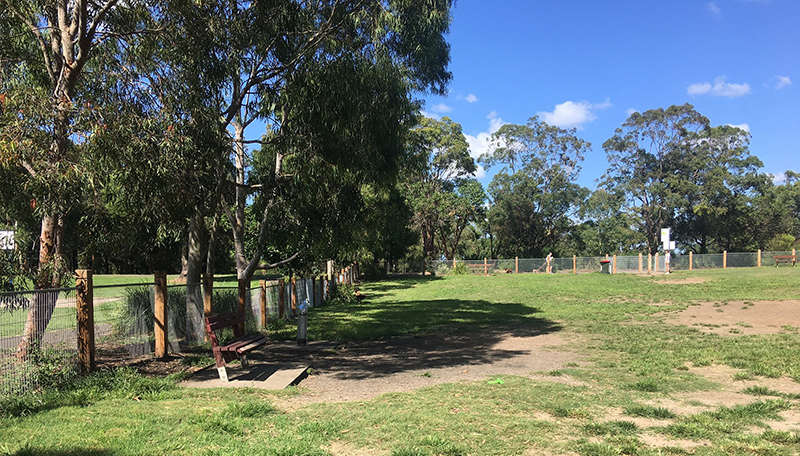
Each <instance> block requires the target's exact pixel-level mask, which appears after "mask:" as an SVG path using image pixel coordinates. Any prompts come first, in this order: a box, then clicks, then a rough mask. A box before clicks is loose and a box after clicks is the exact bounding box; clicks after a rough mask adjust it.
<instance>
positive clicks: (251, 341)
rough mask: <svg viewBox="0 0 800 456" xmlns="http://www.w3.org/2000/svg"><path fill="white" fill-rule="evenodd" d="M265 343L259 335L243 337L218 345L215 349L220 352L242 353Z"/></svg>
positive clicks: (265, 339)
mask: <svg viewBox="0 0 800 456" xmlns="http://www.w3.org/2000/svg"><path fill="white" fill-rule="evenodd" d="M266 342H267V338H266V337H264V336H261V335H254V336H249V337H245V338H243V339H237V340H234V341H232V342H230V343H228V344H225V345H220V346H219V347H216V348H217V349H218V351H221V352H237V353H242V352H245V351H249V350H252V349H253V348H255V347H258V346H259V345H263V344H265V343H266Z"/></svg>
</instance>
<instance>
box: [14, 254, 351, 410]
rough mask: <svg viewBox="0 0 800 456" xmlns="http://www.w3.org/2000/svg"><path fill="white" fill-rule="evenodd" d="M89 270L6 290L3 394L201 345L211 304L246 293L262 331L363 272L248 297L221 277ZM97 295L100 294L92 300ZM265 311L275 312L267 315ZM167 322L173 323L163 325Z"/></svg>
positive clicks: (273, 286)
mask: <svg viewBox="0 0 800 456" xmlns="http://www.w3.org/2000/svg"><path fill="white" fill-rule="evenodd" d="M85 273H86V271H83V274H84V276H83V277H84V278H85V277H86V274H85ZM88 277H89V279H88V280H87V281H86V282H81V285H80V286H81V288H80V289H78V288H69V289H56V290H41V291H23V292H4V293H0V397H2V396H8V395H13V394H25V393H29V392H37V391H41V390H43V389H46V388H47V387H49V386H53V385H57V384H59V383H62V382H64V381H67V380H69V379H71V378H73V377H75V376H77V375H78V374H79V373H80V372H88V370H89V369H91V366H104V365H105V366H116V365H122V364H129V363H130V362H131V361H137V360H139V359H147V358H152V357H153V355H154V354H157V353H159V350H161V351H163V349H160V348H159V349H157V347H162V346H163V345H165V346H166V351H167V353H183V352H187V351H193V350H194V349H195V348H196V347H198V346H200V345H202V344H204V343H205V342H206V334H205V321H204V317H205V316H206V314H207V313H208V312H209V310H208V308H207V306H208V305H211V309H210V312H211V313H210V314H214V315H218V314H223V313H230V312H238V311H239V310H240V307H239V306H240V299H243V300H244V309H245V312H244V314H245V315H244V316H245V331H246V332H248V333H253V332H256V331H261V330H263V329H264V328H263V325H264V324H266V323H267V322H268V321H270V320H273V319H278V318H286V317H292V316H294V315H295V311H296V309H297V307H298V306H299V305H300V303H302V302H304V301H307V302H308V305H309V306H310V307H319V306H321V305H322V304H323V303H324V301H325V300H326V299H328V297H329V296H328V293H329V290H330V289H331V288H332V287H333V286H334V284H335V283H337V282H348V283H349V282H352V281H353V280H354V278H355V273H354V272H353V268H351V267H348V268H347V269H344V270H342V274H340V275H338V278H337V277H336V276H334V281H331V280H329V279H328V278H327V277H326V278H318V277H314V278H302V279H300V278H297V279H290V280H283V279H281V280H276V281H262V282H260V284H259V286H257V287H254V286H250V287H247V288H243V289H242V292H243V296H242V297H241V298H240V295H239V293H240V289H239V286H217V287H214V286H213V278H209V280H208V282H207V283H205V284H204V283H189V284H186V283H172V284H170V285H166V280H165V279H164V282H163V284H164V285H161V286H163V287H164V288H159V286H158V285H156V283H158V280H156V281H153V280H144V281H143V282H140V283H129V284H121V285H101V286H92V285H91V284H92V281H91V274H89V275H88ZM157 277H158V276H157ZM240 283H241V282H240ZM157 288H158V290H161V291H157ZM206 293H212V295H207V294H206ZM262 295H263V300H262ZM89 296H93V298H92V299H91V300H88V299H87V298H88V297H89ZM157 296H164V297H166V300H165V301H164V302H163V304H164V305H163V306H161V304H160V303H161V302H162V301H161V300H160V298H159V303H157V302H156V300H157ZM262 305H263V311H262ZM162 307H163V310H157V308H158V309H161V308H162ZM157 312H164V313H165V314H166V321H165V322H164V324H162V323H159V324H158V325H156V321H157V318H156V313H157ZM262 312H265V313H266V317H267V318H265V319H262ZM87 315H91V318H87ZM79 321H80V322H81V323H79ZM157 326H158V328H159V330H158V331H157V330H156V327H157ZM164 326H166V328H165V329H166V331H161V329H163V327H164ZM162 332H165V335H164V339H161V336H160V334H161V333H162ZM89 340H90V341H91V343H89V342H87V341H89ZM159 341H163V342H164V344H163V345H159V344H160V342H159ZM165 355H166V353H164V354H160V355H159V356H165ZM87 360H89V361H88V362H87ZM87 366H88V367H87Z"/></svg>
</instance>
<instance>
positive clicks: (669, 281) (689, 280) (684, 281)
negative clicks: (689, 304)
mask: <svg viewBox="0 0 800 456" xmlns="http://www.w3.org/2000/svg"><path fill="white" fill-rule="evenodd" d="M706 281H707V279H705V278H703V277H685V278H681V279H679V278H674V279H673V278H670V277H667V275H666V274H665V275H662V278H659V279H658V280H656V283H661V284H664V285H691V284H698V283H705V282H706Z"/></svg>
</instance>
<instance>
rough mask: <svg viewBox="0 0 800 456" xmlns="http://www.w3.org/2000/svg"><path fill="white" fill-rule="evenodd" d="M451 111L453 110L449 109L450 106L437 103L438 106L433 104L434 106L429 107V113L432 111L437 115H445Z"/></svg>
mask: <svg viewBox="0 0 800 456" xmlns="http://www.w3.org/2000/svg"><path fill="white" fill-rule="evenodd" d="M452 110H453V108H451V107H450V106H447V105H446V104H444V103H439V104H435V105H433V106H431V111H433V112H435V113H438V114H443V113H447V112H450V111H452Z"/></svg>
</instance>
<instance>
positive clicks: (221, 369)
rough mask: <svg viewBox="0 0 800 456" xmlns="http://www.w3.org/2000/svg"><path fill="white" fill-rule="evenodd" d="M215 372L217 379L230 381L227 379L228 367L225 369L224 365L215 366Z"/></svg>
mask: <svg viewBox="0 0 800 456" xmlns="http://www.w3.org/2000/svg"><path fill="white" fill-rule="evenodd" d="M217 372H219V379H220V380H222V381H223V382H228V381H230V380H228V369H226V368H225V366H219V367H217Z"/></svg>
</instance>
